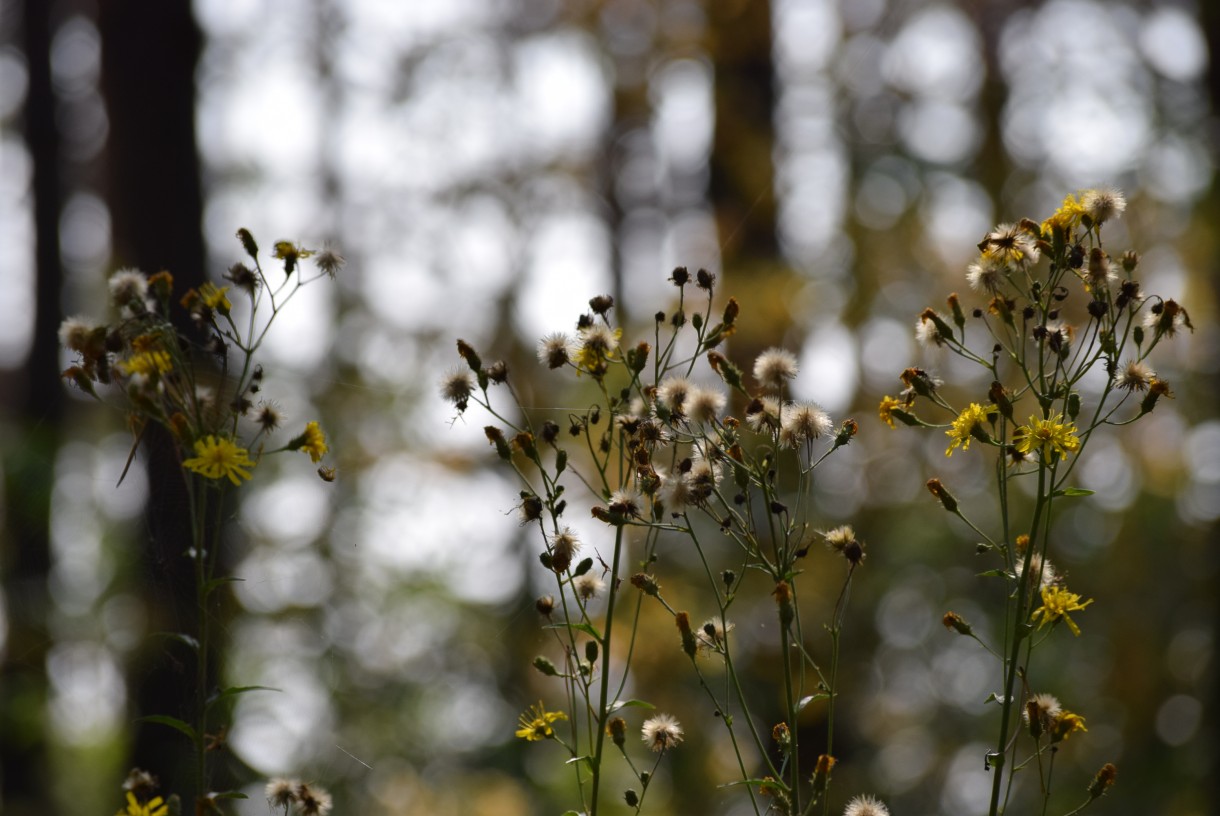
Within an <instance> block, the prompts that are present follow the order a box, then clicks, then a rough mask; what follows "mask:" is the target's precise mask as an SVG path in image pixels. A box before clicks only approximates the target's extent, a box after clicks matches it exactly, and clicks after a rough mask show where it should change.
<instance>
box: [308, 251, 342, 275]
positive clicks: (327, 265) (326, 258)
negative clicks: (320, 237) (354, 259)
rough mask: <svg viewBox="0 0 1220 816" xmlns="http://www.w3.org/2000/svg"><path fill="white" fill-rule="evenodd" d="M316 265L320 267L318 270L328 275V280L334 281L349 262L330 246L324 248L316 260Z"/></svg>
mask: <svg viewBox="0 0 1220 816" xmlns="http://www.w3.org/2000/svg"><path fill="white" fill-rule="evenodd" d="M314 263H316V264H317V265H318V269H321V270H322V272H324V273H325V274H326V276H327V277H328V278H330V279H331V280H334V279H335V278H336V277H338V275H339V270H340V269H342V268H343V265H344V264H345V263H347V260H346V259H345V258H344V257H343V256H342V255H340V254H339V253H338V252H337V251H336V250H335V249H334V248H333V247H331V246H330V244H327V245H326V246H324V247H322V251H321V252H319V253H318V255H317V257H316V258H314Z"/></svg>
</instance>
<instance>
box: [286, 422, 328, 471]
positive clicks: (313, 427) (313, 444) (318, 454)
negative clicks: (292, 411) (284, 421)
mask: <svg viewBox="0 0 1220 816" xmlns="http://www.w3.org/2000/svg"><path fill="white" fill-rule="evenodd" d="M293 443H294V444H293V445H292V447H294V448H296V449H297V450H299V451H305V452H306V453H308V454H309V458H310V459H312V460H313V461H314V462H319V461H321V460H322V457H323V456H325V455H326V452H327V451H328V450H330V448H329V447H327V445H326V434H325V433H323V431H322V428H321V427H320V426H319V425H318V423H316V422H310V423H309V424H308V425H306V426H305V433H303V434H301V435H300V436H298V437H297V438H296V439H294V440H293Z"/></svg>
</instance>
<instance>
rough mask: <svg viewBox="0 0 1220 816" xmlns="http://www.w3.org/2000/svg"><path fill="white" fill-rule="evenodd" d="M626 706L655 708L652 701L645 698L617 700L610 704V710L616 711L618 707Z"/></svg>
mask: <svg viewBox="0 0 1220 816" xmlns="http://www.w3.org/2000/svg"><path fill="white" fill-rule="evenodd" d="M628 707H630V708H648V709H654V708H656V706H654V705H653V704H652V703H650V702H648V701H646V700H620V701H619V702H617V703H615V704H613V705H612V706H610V710H611V711H618V710H619V709H620V708H628Z"/></svg>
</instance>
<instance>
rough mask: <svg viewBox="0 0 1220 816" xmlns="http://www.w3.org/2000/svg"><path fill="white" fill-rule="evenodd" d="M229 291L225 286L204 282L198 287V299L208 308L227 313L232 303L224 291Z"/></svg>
mask: <svg viewBox="0 0 1220 816" xmlns="http://www.w3.org/2000/svg"><path fill="white" fill-rule="evenodd" d="M227 291H229V287H227V286H216V285H215V284H212V283H205V284H204V285H203V286H200V287H199V299H200V300H202V301H203V305H204V306H207V307H208V308H209V309H212V310H214V311H217V312H220V313H221V314H228V313H229V310H230V309H232V308H233V304H232V303H230V302H229V299H228V298H227V297H225V292H227Z"/></svg>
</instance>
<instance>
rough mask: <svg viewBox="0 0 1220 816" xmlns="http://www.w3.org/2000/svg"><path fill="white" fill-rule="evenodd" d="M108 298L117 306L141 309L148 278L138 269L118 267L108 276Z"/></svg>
mask: <svg viewBox="0 0 1220 816" xmlns="http://www.w3.org/2000/svg"><path fill="white" fill-rule="evenodd" d="M108 286H109V288H110V299H111V300H112V301H113V302H114V305H115V306H118V307H119V308H128V309H131V310H132V311H143V309H144V298H145V297H147V296H148V278H146V277H145V276H144V273H143V272H141V271H140V270H138V269H120V270H119V271H118V272H115V273H114V274H113V275H111V276H110V281H109V283H108ZM137 304H138V305H137Z"/></svg>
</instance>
